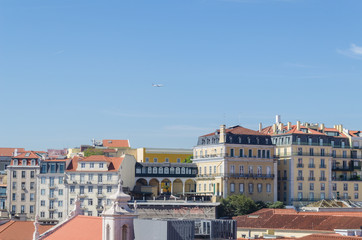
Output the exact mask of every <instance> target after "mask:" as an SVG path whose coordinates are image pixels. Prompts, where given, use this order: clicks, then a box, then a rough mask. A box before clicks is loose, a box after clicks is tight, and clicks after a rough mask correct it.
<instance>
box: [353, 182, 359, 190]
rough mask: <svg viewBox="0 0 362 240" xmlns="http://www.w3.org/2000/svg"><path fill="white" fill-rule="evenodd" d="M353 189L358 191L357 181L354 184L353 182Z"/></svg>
mask: <svg viewBox="0 0 362 240" xmlns="http://www.w3.org/2000/svg"><path fill="white" fill-rule="evenodd" d="M354 190H355V191H358V183H355V184H354Z"/></svg>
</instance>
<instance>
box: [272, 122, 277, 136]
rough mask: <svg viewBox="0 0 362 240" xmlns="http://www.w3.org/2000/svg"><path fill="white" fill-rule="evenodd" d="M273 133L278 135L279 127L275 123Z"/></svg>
mask: <svg viewBox="0 0 362 240" xmlns="http://www.w3.org/2000/svg"><path fill="white" fill-rule="evenodd" d="M273 133H274V134H276V133H277V125H276V124H275V123H274V124H273Z"/></svg>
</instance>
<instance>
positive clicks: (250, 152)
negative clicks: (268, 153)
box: [249, 149, 253, 157]
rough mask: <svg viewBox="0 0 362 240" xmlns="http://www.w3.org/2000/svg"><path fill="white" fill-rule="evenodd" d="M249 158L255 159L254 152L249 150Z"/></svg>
mask: <svg viewBox="0 0 362 240" xmlns="http://www.w3.org/2000/svg"><path fill="white" fill-rule="evenodd" d="M249 157H253V150H252V149H249Z"/></svg>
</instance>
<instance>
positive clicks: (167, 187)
mask: <svg viewBox="0 0 362 240" xmlns="http://www.w3.org/2000/svg"><path fill="white" fill-rule="evenodd" d="M161 193H166V194H171V181H170V180H169V179H167V178H165V179H163V180H162V182H161Z"/></svg>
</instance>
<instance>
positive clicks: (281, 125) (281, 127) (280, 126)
mask: <svg viewBox="0 0 362 240" xmlns="http://www.w3.org/2000/svg"><path fill="white" fill-rule="evenodd" d="M283 128H284V125H283V123H279V130H280V131H283Z"/></svg>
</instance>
